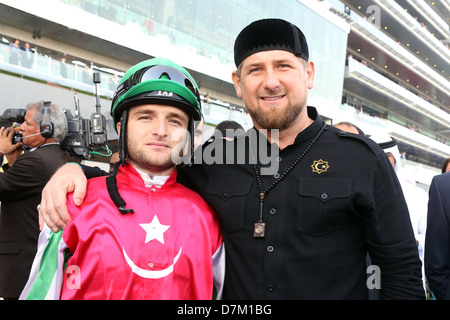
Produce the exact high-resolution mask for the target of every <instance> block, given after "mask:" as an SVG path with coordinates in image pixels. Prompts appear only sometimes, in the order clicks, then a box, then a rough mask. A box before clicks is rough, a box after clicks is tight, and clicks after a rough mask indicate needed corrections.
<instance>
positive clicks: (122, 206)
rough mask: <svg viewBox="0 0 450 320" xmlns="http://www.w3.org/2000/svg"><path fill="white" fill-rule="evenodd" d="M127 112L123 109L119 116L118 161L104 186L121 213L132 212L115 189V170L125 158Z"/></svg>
mask: <svg viewBox="0 0 450 320" xmlns="http://www.w3.org/2000/svg"><path fill="white" fill-rule="evenodd" d="M127 118H128V112H127V111H126V110H125V111H123V112H122V115H121V117H120V133H119V161H117V162H116V163H115V164H114V167H113V171H112V172H111V173H110V174H109V176H108V177H107V178H106V187H107V189H108V193H109V196H110V197H111V200H112V201H113V202H114V204H115V205H116V207H117V209H119V212H120V213H121V214H128V213H134V210H133V209H127V208H126V205H127V203H126V202H125V200H123V198H122V197H121V196H120V194H119V190H118V189H117V178H116V176H117V172H118V171H119V166H120V165H121V166H122V167H123V166H124V165H125V158H126V137H125V136H126V134H125V133H126V127H127Z"/></svg>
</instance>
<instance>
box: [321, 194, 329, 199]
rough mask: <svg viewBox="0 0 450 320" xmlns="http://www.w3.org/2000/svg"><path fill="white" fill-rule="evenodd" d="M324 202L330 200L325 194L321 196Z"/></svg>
mask: <svg viewBox="0 0 450 320" xmlns="http://www.w3.org/2000/svg"><path fill="white" fill-rule="evenodd" d="M320 197H321V198H322V199H323V200H326V199H328V195H327V194H326V193H325V192H324V193H322V195H321V196H320Z"/></svg>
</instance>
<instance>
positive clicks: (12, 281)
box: [0, 101, 67, 299]
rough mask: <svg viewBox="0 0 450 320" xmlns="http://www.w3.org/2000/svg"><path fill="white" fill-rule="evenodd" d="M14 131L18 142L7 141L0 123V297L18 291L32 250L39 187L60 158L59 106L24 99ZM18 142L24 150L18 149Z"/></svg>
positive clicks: (62, 121) (62, 127) (63, 126)
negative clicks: (3, 163) (4, 160)
mask: <svg viewBox="0 0 450 320" xmlns="http://www.w3.org/2000/svg"><path fill="white" fill-rule="evenodd" d="M19 133H20V134H21V135H22V142H19V143H16V144H13V141H12V139H13V135H14V130H13V129H12V128H6V129H5V128H3V127H2V128H1V129H0V157H1V158H3V156H6V158H7V160H8V167H7V168H5V171H4V173H0V201H1V215H0V297H1V298H4V299H17V298H18V297H19V295H20V292H21V291H22V289H23V287H24V285H25V283H26V281H27V279H28V275H29V272H30V268H31V264H32V262H33V259H34V256H35V254H36V249H37V247H36V246H37V242H38V236H39V222H38V220H39V219H38V212H37V210H36V207H37V205H38V204H39V203H40V200H41V192H42V189H43V187H44V186H45V184H46V183H47V181H48V180H49V179H50V177H51V176H52V174H53V172H54V171H55V170H56V169H57V168H58V167H59V166H61V165H62V164H64V163H65V152H64V151H63V150H62V149H61V148H60V146H59V143H60V142H61V141H63V139H64V137H65V136H66V134H67V120H66V117H65V114H64V111H63V110H62V108H60V107H58V106H57V105H55V104H51V103H50V102H43V101H40V102H36V103H30V104H28V105H27V107H26V114H25V121H24V122H23V123H22V124H21V125H20V127H19ZM22 146H25V147H26V150H27V151H25V152H24V153H23V154H22ZM1 160H2V159H0V161H1Z"/></svg>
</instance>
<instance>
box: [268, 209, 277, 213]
mask: <svg viewBox="0 0 450 320" xmlns="http://www.w3.org/2000/svg"><path fill="white" fill-rule="evenodd" d="M269 212H270V214H275V213H277V210H276V209H275V208H272V209H270V211H269Z"/></svg>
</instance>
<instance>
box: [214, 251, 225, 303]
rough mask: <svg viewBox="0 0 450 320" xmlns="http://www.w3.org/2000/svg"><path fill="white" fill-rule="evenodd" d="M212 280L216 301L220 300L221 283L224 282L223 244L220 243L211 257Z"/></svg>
mask: <svg viewBox="0 0 450 320" xmlns="http://www.w3.org/2000/svg"><path fill="white" fill-rule="evenodd" d="M212 263H213V280H214V286H215V287H216V290H217V300H220V299H222V293H223V283H224V280H225V244H224V243H222V244H221V245H220V247H219V249H217V251H216V252H214V255H213V257H212Z"/></svg>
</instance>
